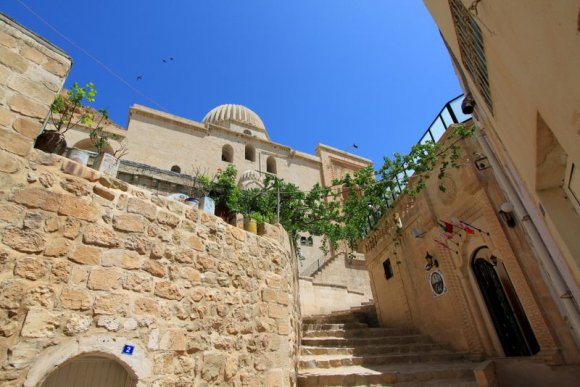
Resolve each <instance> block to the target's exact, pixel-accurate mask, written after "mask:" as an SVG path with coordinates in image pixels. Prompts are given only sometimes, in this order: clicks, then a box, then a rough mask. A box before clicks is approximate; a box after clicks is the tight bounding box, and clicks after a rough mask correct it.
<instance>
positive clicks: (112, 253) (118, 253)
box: [101, 249, 143, 270]
mask: <svg viewBox="0 0 580 387" xmlns="http://www.w3.org/2000/svg"><path fill="white" fill-rule="evenodd" d="M142 261H143V259H142V258H141V256H140V255H139V254H137V253H136V252H134V251H127V250H123V249H112V250H107V251H105V253H104V254H103V257H102V258H101V264H102V265H103V266H115V267H122V268H123V269H127V270H135V269H140V268H141V265H142Z"/></svg>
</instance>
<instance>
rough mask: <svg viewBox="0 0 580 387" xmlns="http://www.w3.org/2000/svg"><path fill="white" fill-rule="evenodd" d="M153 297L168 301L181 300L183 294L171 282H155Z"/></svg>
mask: <svg viewBox="0 0 580 387" xmlns="http://www.w3.org/2000/svg"><path fill="white" fill-rule="evenodd" d="M155 295H156V296H158V297H161V298H166V299H168V300H181V299H182V298H183V292H182V291H181V289H180V288H179V286H177V285H175V284H173V283H171V282H157V283H156V284H155Z"/></svg>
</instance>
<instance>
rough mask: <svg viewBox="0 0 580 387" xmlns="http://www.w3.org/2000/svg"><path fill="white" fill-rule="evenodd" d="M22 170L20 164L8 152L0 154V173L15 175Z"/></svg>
mask: <svg viewBox="0 0 580 387" xmlns="http://www.w3.org/2000/svg"><path fill="white" fill-rule="evenodd" d="M21 168H22V164H21V162H20V161H18V159H17V158H16V157H14V156H13V155H11V154H10V153H8V152H0V172H4V173H16V172H18V171H19V170H20V169H21Z"/></svg>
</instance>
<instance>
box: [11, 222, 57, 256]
mask: <svg viewBox="0 0 580 387" xmlns="http://www.w3.org/2000/svg"><path fill="white" fill-rule="evenodd" d="M2 242H3V243H4V244H5V245H7V246H9V247H11V248H13V249H14V250H16V251H21V252H23V253H38V252H41V251H42V250H44V247H45V245H46V240H45V239H44V236H43V235H42V234H40V233H38V232H37V231H34V230H22V229H19V228H16V227H6V229H5V230H4V234H3V236H2Z"/></svg>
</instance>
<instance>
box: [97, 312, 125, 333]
mask: <svg viewBox="0 0 580 387" xmlns="http://www.w3.org/2000/svg"><path fill="white" fill-rule="evenodd" d="M97 326H98V327H103V328H105V329H106V330H108V331H110V332H116V331H118V330H119V328H120V327H121V324H120V323H119V320H118V319H117V318H116V317H113V316H107V315H103V316H99V318H98V319H97Z"/></svg>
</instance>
